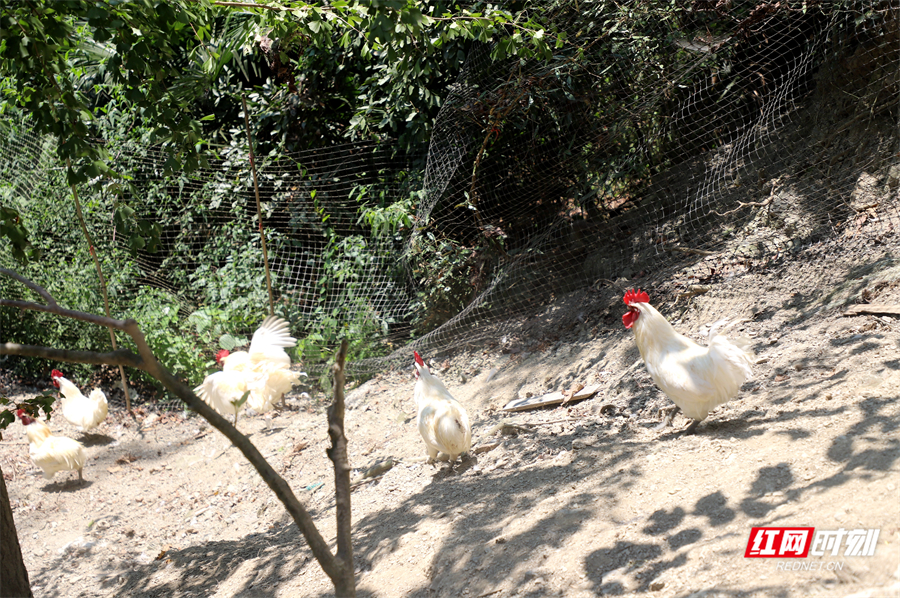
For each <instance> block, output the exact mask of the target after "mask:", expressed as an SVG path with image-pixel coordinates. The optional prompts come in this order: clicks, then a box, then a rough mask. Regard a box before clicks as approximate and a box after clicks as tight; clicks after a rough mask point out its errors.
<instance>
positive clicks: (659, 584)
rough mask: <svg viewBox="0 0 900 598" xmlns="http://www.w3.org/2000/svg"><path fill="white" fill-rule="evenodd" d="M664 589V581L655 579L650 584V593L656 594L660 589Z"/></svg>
mask: <svg viewBox="0 0 900 598" xmlns="http://www.w3.org/2000/svg"><path fill="white" fill-rule="evenodd" d="M664 587H666V582H664V581H660V580H658V579H655V580H653V581H651V582H650V591H651V592H658V591H660V590H661V589H663V588H664Z"/></svg>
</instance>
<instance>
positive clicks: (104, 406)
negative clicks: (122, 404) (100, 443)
mask: <svg viewBox="0 0 900 598" xmlns="http://www.w3.org/2000/svg"><path fill="white" fill-rule="evenodd" d="M54 380H56V382H57V384H59V390H60V391H62V394H63V397H65V398H63V399H62V401H61V402H60V411H61V413H62V416H63V417H64V418H65V419H66V421H68V422H69V423H70V424H72V425H73V426H75V427H77V428H78V429H79V430H81V431H85V432H86V431H88V430H92V429H94V428H96V427H97V426H99V425H100V424H101V423H102V422H103V420H105V419H106V415H107V413H108V412H109V404H108V402H107V400H106V394H104V392H103V391H102V390H100V389H99V388H95V389H94V390H92V391H91V395H90V396H89V397H86V396H84V394H82V392H81V391H80V390H79V389H78V387H77V386H75V384H73V383H72V382H71V381H70V380H68V379H66V378H63V377H62V376H57V377H56V378H54Z"/></svg>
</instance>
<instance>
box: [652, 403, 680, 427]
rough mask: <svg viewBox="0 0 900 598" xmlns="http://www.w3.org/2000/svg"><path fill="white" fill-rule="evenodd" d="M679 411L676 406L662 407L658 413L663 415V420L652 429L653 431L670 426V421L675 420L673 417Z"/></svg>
mask: <svg viewBox="0 0 900 598" xmlns="http://www.w3.org/2000/svg"><path fill="white" fill-rule="evenodd" d="M679 411H681V409H680V408H679V407H678V405H672V406H671V407H664V408H662V409H660V410H659V412H660V413H665V414H666V416H665V418H664V419H663V420H662V421H661V422H660V424H659V425H658V426H656V427H655V428H653V429H654V430H662V429H664V428H667V427H669V426H671V425H672V420H673V419H675V415H676V414H677V413H678V412H679Z"/></svg>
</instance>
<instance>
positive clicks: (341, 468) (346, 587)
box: [326, 339, 356, 598]
mask: <svg viewBox="0 0 900 598" xmlns="http://www.w3.org/2000/svg"><path fill="white" fill-rule="evenodd" d="M346 359H347V339H344V340H343V341H341V348H340V350H339V351H338V354H337V358H336V359H335V362H334V366H332V373H333V375H334V402H333V403H332V404H331V406H330V407H328V436H329V437H331V448H329V449H328V450H327V451H326V452H327V453H328V458H329V459H331V462H332V463H333V464H334V505H335V511H336V516H337V561H338V566H339V567H340V568H341V569H342V576H341V584H338V582H337V581H335V582H334V589H335V595H336V596H337V597H338V598H343V597H345V596H355V595H356V580H355V578H354V577H353V542H352V539H351V531H352V524H353V518H352V515H353V513H352V510H351V508H350V496H351V494H352V488H351V487H350V462H349V460H348V459H347V437H346V436H345V435H344V382H345V379H344V362H345V361H346Z"/></svg>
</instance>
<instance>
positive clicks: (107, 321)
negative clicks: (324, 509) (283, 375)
mask: <svg viewBox="0 0 900 598" xmlns="http://www.w3.org/2000/svg"><path fill="white" fill-rule="evenodd" d="M0 273H2V274H6V275H8V276H10V277H11V278H14V279H16V280H18V281H20V282H22V283H23V284H28V282H30V281H26V280H24V279H23V278H22V277H21V276H19V275H18V274H15V273H13V272H10V271H8V270H6V271H0ZM35 286H37V285H35ZM50 299H51V300H52V297H51V298H50ZM0 306H9V307H19V308H21V309H32V310H36V311H44V312H47V313H52V314H55V315H59V316H62V317H66V318H72V319H76V320H81V321H85V322H90V323H93V324H97V325H99V326H107V327H113V328H115V329H117V330H121V331H122V332H125V333H126V334H128V336H130V337H131V338H132V340H133V341H134V343H135V345H136V346H137V349H138V354H139V356H135V355H133V354H131V353H129V352H127V351H114V352H113V353H106V354H103V353H92V352H90V351H59V350H56V349H50V348H47V347H29V346H25V345H16V344H14V343H6V344H4V345H0V354H3V353H9V354H21V355H32V356H35V357H44V356H48V357H50V356H52V357H51V358H53V359H61V360H64V361H77V362H80V363H102V364H107V365H129V366H131V367H136V368H139V369H141V370H143V371H145V372H147V373H148V374H150V375H151V376H153V377H154V378H156V379H157V380H159V381H160V382H161V383H162V385H163V386H164V387H165V388H166V390H168V391H169V392H171V393H172V394H174V395H175V396H176V397H178V398H179V399H181V400H182V401H184V402H185V403H187V405H188V406H189V407H190V408H191V409H193V410H194V411H196V412H197V413H198V414H199V415H200V416H201V417H203V418H204V419H206V420H207V421H208V422H209V423H210V424H211V425H212V426H213V427H214V428H215V429H217V430H218V431H219V432H221V433H222V435H223V436H225V437H226V438H228V439H229V440H230V441H231V442H232V443H233V444H234V446H235V447H237V449H238V450H239V451H241V453H243V455H244V457H246V458H247V460H248V461H249V462H250V464H251V465H253V467H254V468H255V469H256V471H257V472H258V473H259V475H260V477H262V479H263V480H264V481H265V482H266V484H267V485H268V486H269V488H271V489H272V492H274V493H275V496H276V497H277V498H278V500H279V501H281V503H282V505H284V508H285V510H286V511H287V512H288V514H290V516H291V518H292V519H293V520H294V523H295V524H296V525H297V527H298V528H299V529H300V532H301V533H302V534H303V537H304V538H305V539H306V542H307V544H308V545H309V547H310V550H312V553H313V556H315V557H316V560H317V561H319V565H321V567H322V569H323V570H324V571H325V573H326V574H327V575H328V577H329V578H331V581H332V583H333V584H334V585H335V588H336V590H338V591H337V595H338V596H354V595H355V590H353V593H350V594H345V593H342V591H340V590H339V589H338V588H342V587H347V582H346V580H347V578H348V577H349V578H350V580H351V581H350V584H351V585H350V587H351V588H353V587H354V583H355V582H354V581H353V567H352V565H351V566H349V567H348V566H347V565H346V564H345V563H344V562H343V561H341V560H339V559H338V558H336V557H335V556H334V555H333V554H332V553H331V550H330V549H329V548H328V544H327V543H326V542H325V539H324V538H323V537H322V535H321V534H320V533H319V530H318V529H317V528H316V526H315V523H313V520H312V517H311V516H310V514H309V512H308V511H307V510H306V509H305V508H304V507H303V505H302V504H301V503H300V501H299V500H298V499H297V496H296V495H295V494H294V492H293V491H292V490H291V487H290V485H288V483H287V482H286V481H285V480H284V478H282V477H281V476H280V475H278V473H277V472H276V471H275V470H274V469H273V468H272V466H271V465H269V463H268V461H266V459H265V457H263V456H262V453H260V452H259V449H257V448H256V446H254V445H253V443H252V442H250V439H248V438H247V437H246V436H244V435H243V434H241V433H240V432H238V431H237V429H235V427H234V426H232V425H231V424H230V423H229V422H228V420H226V419H225V418H224V417H222V416H221V415H219V413H218V412H216V411H215V410H214V409H213V408H212V407H210V406H209V405H207V404H206V403H205V402H203V401H202V400H201V399H200V398H199V397H197V395H195V394H194V392H193V391H192V390H191V389H190V388H189V387H187V386H186V385H185V384H184V383H183V382H182V381H181V380H179V379H178V378H176V377H175V376H174V375H172V373H171V372H169V370H167V369H166V368H164V367H163V366H162V364H160V363H159V361H157V359H156V357H155V356H154V355H153V352H152V351H151V349H150V346H149V345H148V344H147V339H146V338H145V337H144V333H143V332H142V331H141V329H140V326H138V323H137V322H136V321H135V320H133V319H127V320H124V321H123V320H115V319H112V318H106V317H103V316H97V315H94V314H87V313H83V312H78V311H73V310H68V309H63V308H61V307H59V306H57V305H56V304H55V301H54V304H53V305H52V306H43V305H38V304H36V303H30V302H27V301H12V300H8V299H0ZM345 354H346V348H344V350H343V352H342V356H341V362H340V363H341V376H340V381H341V384H340V389H341V392H340V404H341V407H342V408H341V416H342V418H341V423H342V424H343V360H344V357H343V355H345ZM129 356H130V357H129ZM101 357H109V358H110V359H109V361H105V360H103V359H100V358H101ZM117 360H118V361H117ZM129 360H133V362H131V363H124V362H125V361H129ZM120 362H122V363H120ZM346 454H347V453H346V439H344V443H343V455H344V459H343V463H344V464H346V463H347V459H346ZM346 480H347V481H346V484H345V487H346V488H348V489H349V467H348V468H347V473H346ZM347 504H348V505H349V499H348V501H347ZM349 516H350V515H349V513H347V520H348V521H349ZM343 544H344V543H339V545H343ZM342 554H343V553H342ZM350 558H351V559H352V556H351V557H350Z"/></svg>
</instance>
